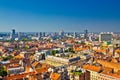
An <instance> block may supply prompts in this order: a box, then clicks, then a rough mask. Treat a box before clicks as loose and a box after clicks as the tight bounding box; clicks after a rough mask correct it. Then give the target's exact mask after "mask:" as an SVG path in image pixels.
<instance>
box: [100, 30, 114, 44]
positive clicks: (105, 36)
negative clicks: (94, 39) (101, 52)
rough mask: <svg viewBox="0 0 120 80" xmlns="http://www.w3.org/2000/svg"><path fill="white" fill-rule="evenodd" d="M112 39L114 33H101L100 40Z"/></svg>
mask: <svg viewBox="0 0 120 80" xmlns="http://www.w3.org/2000/svg"><path fill="white" fill-rule="evenodd" d="M111 40H112V34H111V33H105V32H104V33H103V32H102V33H100V35H99V41H110V42H111Z"/></svg>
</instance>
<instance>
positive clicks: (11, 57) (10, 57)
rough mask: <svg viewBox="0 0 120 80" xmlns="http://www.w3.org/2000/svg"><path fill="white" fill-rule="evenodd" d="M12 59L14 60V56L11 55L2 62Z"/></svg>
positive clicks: (3, 58)
mask: <svg viewBox="0 0 120 80" xmlns="http://www.w3.org/2000/svg"><path fill="white" fill-rule="evenodd" d="M11 59H13V56H12V55H9V56H7V57H2V60H3V61H7V60H11Z"/></svg>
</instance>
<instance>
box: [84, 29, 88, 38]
mask: <svg viewBox="0 0 120 80" xmlns="http://www.w3.org/2000/svg"><path fill="white" fill-rule="evenodd" d="M87 38H88V30H87V29H85V30H84V39H87Z"/></svg>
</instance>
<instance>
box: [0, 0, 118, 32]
mask: <svg viewBox="0 0 120 80" xmlns="http://www.w3.org/2000/svg"><path fill="white" fill-rule="evenodd" d="M119 4H120V0H0V32H10V31H11V29H15V30H16V31H17V32H58V31H60V30H64V31H65V32H83V31H84V29H88V31H89V32H120V5H119Z"/></svg>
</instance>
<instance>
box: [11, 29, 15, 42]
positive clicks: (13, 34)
mask: <svg viewBox="0 0 120 80" xmlns="http://www.w3.org/2000/svg"><path fill="white" fill-rule="evenodd" d="M11 36H12V38H11V39H12V40H15V29H12V34H11Z"/></svg>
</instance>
